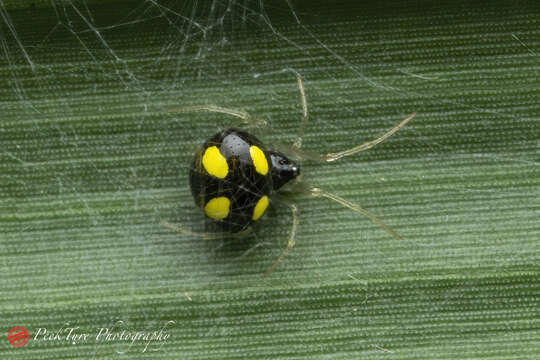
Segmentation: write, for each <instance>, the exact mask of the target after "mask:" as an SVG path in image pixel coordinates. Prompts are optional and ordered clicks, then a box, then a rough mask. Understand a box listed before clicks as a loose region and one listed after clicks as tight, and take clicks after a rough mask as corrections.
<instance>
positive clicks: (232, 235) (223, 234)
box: [161, 220, 253, 240]
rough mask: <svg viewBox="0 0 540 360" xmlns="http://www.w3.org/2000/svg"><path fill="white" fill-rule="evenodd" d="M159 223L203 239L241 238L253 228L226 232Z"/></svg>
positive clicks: (164, 222) (249, 233) (251, 231)
mask: <svg viewBox="0 0 540 360" xmlns="http://www.w3.org/2000/svg"><path fill="white" fill-rule="evenodd" d="M161 225H163V226H165V227H166V228H168V229H171V230H174V231H176V232H178V233H181V234H186V235H191V236H195V237H198V238H200V239H203V240H213V239H222V238H224V237H227V238H243V237H246V236H249V235H251V234H252V233H253V229H252V228H251V227H248V228H246V229H245V230H242V231H239V232H236V233H227V232H196V231H192V230H190V229H188V228H185V227H183V226H180V225H177V224H171V223H169V222H167V221H164V220H163V221H161Z"/></svg>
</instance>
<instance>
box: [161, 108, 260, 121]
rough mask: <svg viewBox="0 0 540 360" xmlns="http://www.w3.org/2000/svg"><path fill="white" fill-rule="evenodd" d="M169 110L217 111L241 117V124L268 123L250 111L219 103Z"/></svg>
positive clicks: (175, 111) (171, 110)
mask: <svg viewBox="0 0 540 360" xmlns="http://www.w3.org/2000/svg"><path fill="white" fill-rule="evenodd" d="M169 111H170V112H173V113H177V112H191V111H208V112H216V113H221V114H227V115H230V116H234V117H237V118H239V119H240V121H239V123H240V124H245V125H252V126H266V125H268V123H267V122H266V120H263V119H257V118H254V117H253V116H251V115H250V114H249V113H247V112H245V111H240V110H235V109H229V108H224V107H221V106H217V105H200V106H186V107H181V108H169Z"/></svg>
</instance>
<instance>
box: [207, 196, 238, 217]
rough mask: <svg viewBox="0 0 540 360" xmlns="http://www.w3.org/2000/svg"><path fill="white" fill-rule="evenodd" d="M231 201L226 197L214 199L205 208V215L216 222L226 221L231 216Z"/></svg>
mask: <svg viewBox="0 0 540 360" xmlns="http://www.w3.org/2000/svg"><path fill="white" fill-rule="evenodd" d="M230 206H231V201H230V200H229V199H227V198H226V197H225V196H220V197H217V198H213V199H212V200H210V201H209V202H207V203H206V205H205V206H204V213H205V214H206V216H208V217H209V218H212V219H214V220H221V219H225V218H226V217H227V216H228V215H229V208H230Z"/></svg>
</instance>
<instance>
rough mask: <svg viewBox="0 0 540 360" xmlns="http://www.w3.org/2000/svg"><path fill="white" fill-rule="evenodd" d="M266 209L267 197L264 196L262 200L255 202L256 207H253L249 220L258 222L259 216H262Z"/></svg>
mask: <svg viewBox="0 0 540 360" xmlns="http://www.w3.org/2000/svg"><path fill="white" fill-rule="evenodd" d="M267 207H268V196H266V195H264V196H263V197H262V198H260V199H259V201H257V205H255V209H253V216H252V217H251V218H252V219H253V220H258V219H259V218H260V217H261V216H263V214H264V212H265V211H266V208H267Z"/></svg>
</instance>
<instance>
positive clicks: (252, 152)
mask: <svg viewBox="0 0 540 360" xmlns="http://www.w3.org/2000/svg"><path fill="white" fill-rule="evenodd" d="M271 166H272V162H271V159H270V156H269V155H268V153H267V151H266V150H265V148H264V146H263V144H262V143H261V142H260V141H259V140H258V139H257V138H256V137H254V136H253V135H250V134H248V133H246V132H244V131H241V130H238V129H234V128H230V129H227V130H224V131H221V132H219V133H217V134H216V135H214V136H213V137H212V138H211V139H209V140H208V141H206V142H205V143H204V144H203V145H202V146H201V147H200V148H199V150H198V151H197V152H196V154H195V159H194V161H193V164H192V166H191V170H190V186H191V192H192V194H193V197H194V199H195V202H196V204H197V205H198V206H199V207H201V208H202V209H203V211H204V213H205V215H206V216H207V217H208V218H210V219H212V220H213V221H215V222H216V223H218V224H219V225H220V226H221V227H222V228H223V229H224V230H226V231H230V232H238V231H242V230H244V229H246V228H247V227H248V226H249V225H250V224H251V223H253V222H254V221H257V220H258V219H259V218H260V217H261V216H262V215H263V214H264V213H265V211H266V209H267V207H268V205H269V197H270V194H271V192H272V189H273V185H272V171H271V170H272V169H271Z"/></svg>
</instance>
